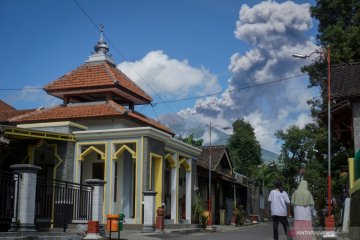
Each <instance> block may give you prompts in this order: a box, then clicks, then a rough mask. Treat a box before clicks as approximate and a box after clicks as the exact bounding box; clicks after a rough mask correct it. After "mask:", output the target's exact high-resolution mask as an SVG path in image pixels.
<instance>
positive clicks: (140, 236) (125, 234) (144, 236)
mask: <svg viewBox="0 0 360 240" xmlns="http://www.w3.org/2000/svg"><path fill="white" fill-rule="evenodd" d="M251 225H254V224H246V225H241V226H234V225H214V227H215V228H216V232H230V231H235V230H238V229H239V228H244V227H247V226H251ZM202 231H203V230H202V229H201V228H179V229H164V232H151V233H141V231H138V230H124V231H122V232H121V235H120V239H121V240H123V239H126V240H161V237H160V236H161V235H164V234H168V235H171V234H191V233H195V232H202ZM157 236H159V237H157ZM111 239H117V233H115V232H114V233H112V234H111Z"/></svg>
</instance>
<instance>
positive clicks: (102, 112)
mask: <svg viewBox="0 0 360 240" xmlns="http://www.w3.org/2000/svg"><path fill="white" fill-rule="evenodd" d="M108 117H112V118H126V119H130V120H133V121H136V122H139V123H141V124H145V125H147V126H151V127H154V128H157V129H159V130H161V131H164V132H166V133H169V134H171V135H174V133H172V132H171V130H170V129H168V128H167V127H166V126H164V125H162V124H161V123H159V122H157V121H155V120H153V119H150V118H148V117H146V116H144V115H142V114H140V113H137V112H132V111H131V110H129V109H126V108H125V107H123V106H121V105H119V104H117V103H115V102H113V101H109V102H107V103H105V102H103V103H93V104H86V105H84V104H81V105H80V104H78V105H67V106H63V105H59V106H55V107H52V108H47V109H42V110H37V111H33V112H30V113H27V114H24V115H21V116H15V117H13V118H11V119H10V122H14V123H35V122H52V121H65V120H84V119H94V118H97V119H99V118H108Z"/></svg>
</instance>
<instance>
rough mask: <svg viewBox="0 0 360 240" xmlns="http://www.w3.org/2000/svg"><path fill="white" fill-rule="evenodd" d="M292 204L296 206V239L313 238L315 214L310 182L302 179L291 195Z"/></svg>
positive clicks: (306, 239)
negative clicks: (309, 186)
mask: <svg viewBox="0 0 360 240" xmlns="http://www.w3.org/2000/svg"><path fill="white" fill-rule="evenodd" d="M291 204H292V205H293V206H294V217H295V222H294V230H295V235H296V239H299V240H308V239H309V240H310V239H312V236H311V231H312V221H311V220H312V216H313V215H315V209H314V200H313V196H312V195H311V193H310V191H309V190H308V182H307V181H305V180H301V182H300V184H299V187H298V188H297V190H296V191H295V192H294V193H293V194H292V196H291Z"/></svg>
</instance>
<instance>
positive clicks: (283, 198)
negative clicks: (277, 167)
mask: <svg viewBox="0 0 360 240" xmlns="http://www.w3.org/2000/svg"><path fill="white" fill-rule="evenodd" d="M268 201H269V202H270V210H271V218H272V222H273V236H274V239H275V240H277V239H279V231H278V227H279V223H281V224H282V225H283V227H284V231H285V235H286V236H288V230H289V227H290V226H289V222H288V220H287V215H288V208H287V205H288V204H289V203H290V199H289V196H288V195H287V193H286V192H285V191H284V190H283V185H282V182H281V181H276V182H275V189H273V190H271V192H270V194H269V198H268Z"/></svg>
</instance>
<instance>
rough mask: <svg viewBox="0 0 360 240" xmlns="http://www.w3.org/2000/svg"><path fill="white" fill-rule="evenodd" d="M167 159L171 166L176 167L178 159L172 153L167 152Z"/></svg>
mask: <svg viewBox="0 0 360 240" xmlns="http://www.w3.org/2000/svg"><path fill="white" fill-rule="evenodd" d="M165 159H166V160H167V161H168V162H169V165H170V167H172V168H174V167H176V161H175V159H174V158H173V156H172V155H171V153H168V154H166V155H165Z"/></svg>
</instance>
